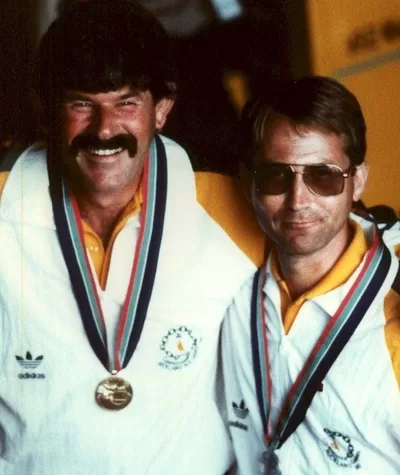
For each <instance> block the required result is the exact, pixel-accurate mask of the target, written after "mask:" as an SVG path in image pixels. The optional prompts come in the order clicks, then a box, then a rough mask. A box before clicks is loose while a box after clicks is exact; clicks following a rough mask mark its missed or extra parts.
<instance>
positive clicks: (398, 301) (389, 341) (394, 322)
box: [383, 289, 400, 389]
mask: <svg viewBox="0 0 400 475" xmlns="http://www.w3.org/2000/svg"><path fill="white" fill-rule="evenodd" d="M383 308H384V312H385V318H386V325H385V339H386V345H387V348H388V351H389V354H390V358H391V360H392V365H393V370H394V374H395V376H396V379H397V384H398V386H399V389H400V295H399V294H398V293H397V292H396V291H395V290H393V289H390V291H389V293H388V294H387V295H386V297H385V302H384V307H383Z"/></svg>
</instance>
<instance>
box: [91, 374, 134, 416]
mask: <svg viewBox="0 0 400 475" xmlns="http://www.w3.org/2000/svg"><path fill="white" fill-rule="evenodd" d="M132 396H133V391H132V386H131V385H130V384H129V383H128V381H126V380H125V379H123V378H119V377H118V376H110V377H108V378H106V379H103V381H101V382H100V383H99V385H98V386H97V388H96V401H97V404H98V405H99V406H101V407H104V408H105V409H111V410H117V411H118V410H119V409H123V408H124V407H126V406H127V405H128V404H129V403H130V402H131V400H132Z"/></svg>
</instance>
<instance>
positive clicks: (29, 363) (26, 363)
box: [15, 351, 43, 369]
mask: <svg viewBox="0 0 400 475" xmlns="http://www.w3.org/2000/svg"><path fill="white" fill-rule="evenodd" d="M15 358H16V359H17V361H18V363H19V364H20V365H21V366H22V367H23V368H25V369H35V368H37V367H38V366H39V365H40V363H41V362H42V361H43V355H40V356H38V357H36V358H35V359H33V357H32V354H31V353H30V352H29V351H27V352H26V356H25V359H24V358H23V357H22V356H18V355H15Z"/></svg>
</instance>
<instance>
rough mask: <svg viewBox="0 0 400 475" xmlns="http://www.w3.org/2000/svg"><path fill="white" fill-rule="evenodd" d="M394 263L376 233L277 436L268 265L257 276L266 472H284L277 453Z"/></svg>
mask: <svg viewBox="0 0 400 475" xmlns="http://www.w3.org/2000/svg"><path fill="white" fill-rule="evenodd" d="M390 263H391V255H390V251H389V250H388V249H387V247H386V246H385V245H384V243H383V241H382V239H381V237H380V234H379V232H378V231H377V230H375V237H374V241H373V243H372V246H371V248H370V249H369V250H368V253H367V256H366V259H365V262H364V264H363V267H362V269H361V271H360V273H359V275H358V276H357V279H356V280H355V282H354V283H353V285H352V286H351V288H350V290H349V291H348V293H347V295H346V296H345V297H344V299H343V301H342V302H341V304H340V305H339V308H338V309H337V311H336V313H335V315H334V316H333V317H332V318H331V319H330V320H329V322H328V324H327V326H326V328H325V329H324V331H323V332H322V334H321V335H320V337H319V338H318V340H317V342H316V343H315V345H314V347H313V349H312V351H311V353H310V355H309V357H308V358H307V361H306V362H305V364H304V367H303V369H302V370H301V371H300V373H299V374H298V376H297V378H296V380H295V382H294V383H293V384H292V386H291V388H290V390H289V392H288V394H287V396H286V399H285V402H284V404H283V407H282V409H281V412H280V415H279V418H278V422H277V424H276V427H275V430H274V434H272V430H271V423H270V408H271V400H272V384H273V381H272V378H271V368H270V355H269V350H268V337H267V333H268V327H267V322H268V318H267V314H266V311H265V307H264V299H263V288H264V285H265V281H266V265H264V266H263V267H262V268H260V269H259V270H258V271H257V273H256V275H255V277H254V283H253V290H252V301H251V333H252V348H253V369H254V375H255V381H256V391H257V399H258V404H259V407H260V412H261V417H262V421H263V426H264V438H265V443H266V447H267V449H266V451H265V452H264V453H263V454H262V456H261V457H260V459H259V467H260V473H265V474H269V475H273V474H277V475H279V474H280V473H281V472H280V470H279V467H278V456H277V454H276V452H275V451H276V450H277V449H279V448H280V447H281V446H282V445H283V444H284V442H285V441H286V440H287V439H288V438H289V437H290V435H291V434H292V433H293V432H294V431H295V430H296V429H297V427H298V426H299V425H300V424H301V422H303V420H304V418H305V415H306V412H307V410H308V408H309V406H310V404H311V402H312V399H313V397H314V395H315V393H316V392H317V390H318V388H319V387H320V384H321V382H322V381H323V379H324V378H325V376H326V374H327V373H328V371H329V369H330V367H331V366H332V365H333V363H334V362H335V360H336V358H337V357H338V355H339V354H340V352H341V350H342V349H343V348H344V346H345V345H346V343H347V342H348V340H349V339H350V337H351V335H352V334H353V333H354V331H355V330H356V328H357V326H358V324H359V323H360V322H361V320H362V318H363V316H364V315H365V314H366V312H367V311H368V309H369V307H370V305H371V304H372V302H373V300H374V298H375V296H376V294H377V293H378V291H379V289H380V288H381V286H382V284H383V282H384V280H385V278H386V276H387V272H388V270H389V268H390Z"/></svg>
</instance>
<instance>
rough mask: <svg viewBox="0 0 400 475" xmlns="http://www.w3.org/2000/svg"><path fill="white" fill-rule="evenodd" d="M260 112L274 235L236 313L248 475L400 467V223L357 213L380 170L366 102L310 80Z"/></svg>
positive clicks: (261, 188) (231, 390)
mask: <svg viewBox="0 0 400 475" xmlns="http://www.w3.org/2000/svg"><path fill="white" fill-rule="evenodd" d="M269 97H272V96H271V95H269ZM248 111H249V124H250V125H251V127H250V129H251V132H250V133H251V142H252V146H253V148H252V151H251V156H252V158H253V162H252V170H253V181H252V202H253V206H254V209H255V212H256V215H257V218H258V221H259V223H260V225H261V227H262V228H263V230H264V232H265V233H266V235H267V236H268V238H269V239H270V241H271V246H270V250H269V253H268V256H267V259H266V262H265V264H264V265H263V266H262V267H261V268H260V270H259V271H258V272H257V273H256V276H255V277H254V278H251V279H250V280H249V281H248V283H246V284H245V285H244V286H243V288H242V290H241V292H240V293H239V294H238V296H237V297H236V298H235V300H234V303H233V304H232V305H231V307H230V308H229V311H228V315H227V317H226V319H225V321H224V331H223V360H224V376H225V383H226V388H225V392H226V398H227V406H228V418H229V426H230V430H231V435H232V438H233V443H234V449H235V452H236V456H237V460H238V471H237V473H239V474H243V475H253V474H258V473H267V474H270V475H272V474H283V475H321V474H332V475H334V474H338V475H339V474H343V473H344V472H345V471H346V473H347V472H348V473H350V472H351V473H353V471H354V472H357V473H358V471H359V473H363V474H370V475H374V474H376V473H385V474H390V475H396V474H398V473H400V451H399V444H400V418H399V413H400V397H399V385H400V352H399V348H400V272H399V256H400V227H399V222H398V221H397V222H394V223H386V224H383V223H382V224H380V225H379V226H377V224H376V223H374V222H373V221H372V220H371V219H370V217H369V216H368V215H367V216H365V217H361V216H358V215H357V214H355V213H353V212H352V205H353V202H356V201H358V200H359V199H360V196H361V194H362V192H363V190H364V187H365V184H366V180H367V171H368V166H367V164H366V162H365V160H364V159H365V152H366V137H365V132H366V127H365V121H364V117H363V114H362V111H361V108H360V105H359V103H358V101H357V99H356V98H355V97H354V95H353V94H352V93H351V92H350V91H348V90H347V89H346V88H345V87H344V86H343V85H341V84H340V83H338V82H337V81H335V80H333V79H331V78H326V77H304V78H302V79H299V80H297V81H291V82H289V83H288V84H285V85H283V86H282V88H281V91H280V93H277V94H276V96H275V99H274V101H273V102H272V103H271V102H267V101H265V100H263V99H260V100H259V101H258V102H256V103H255V104H254V105H253V107H249V108H248Z"/></svg>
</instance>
